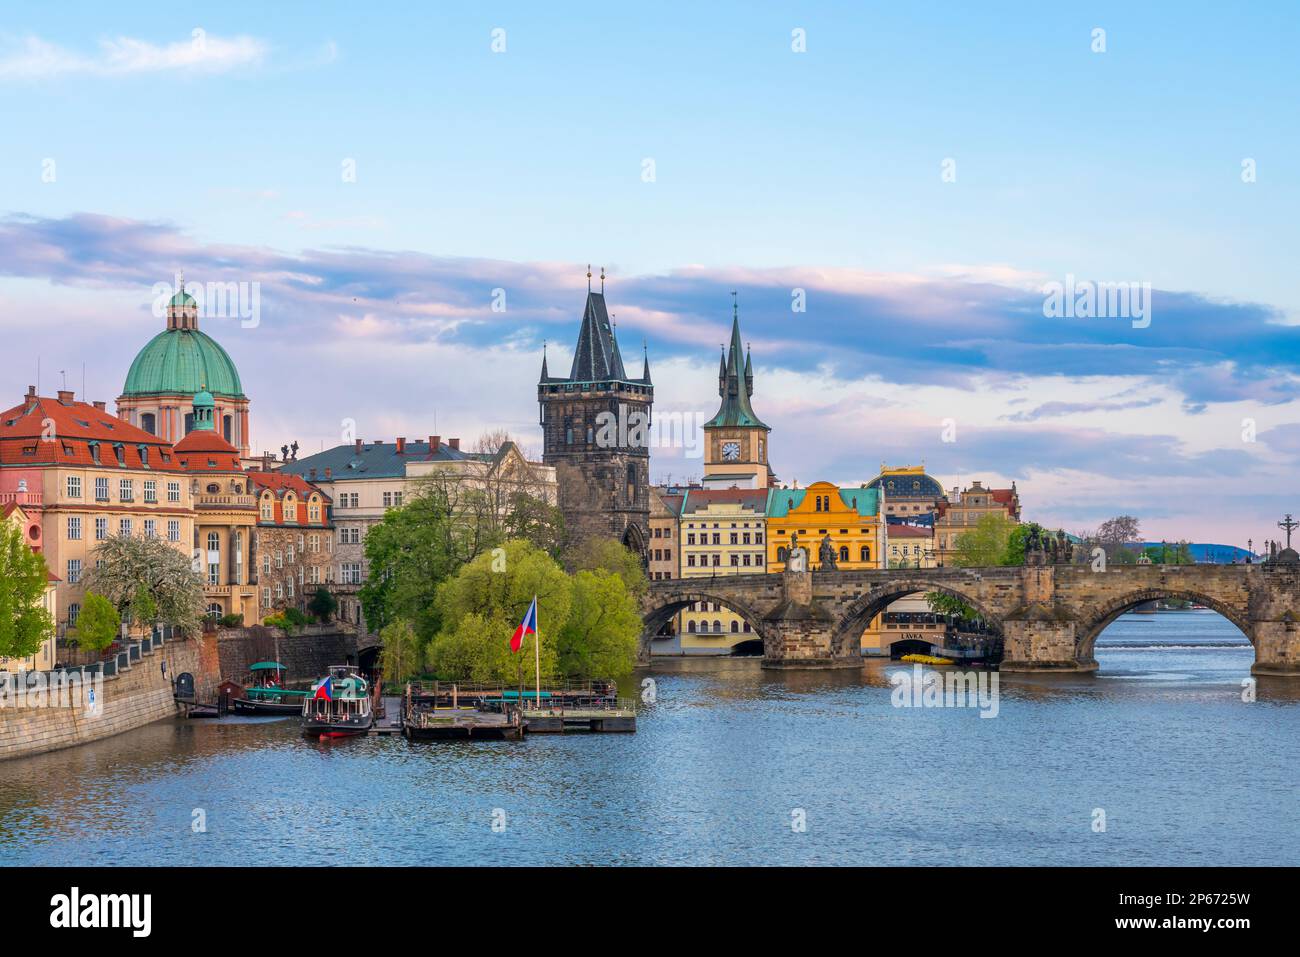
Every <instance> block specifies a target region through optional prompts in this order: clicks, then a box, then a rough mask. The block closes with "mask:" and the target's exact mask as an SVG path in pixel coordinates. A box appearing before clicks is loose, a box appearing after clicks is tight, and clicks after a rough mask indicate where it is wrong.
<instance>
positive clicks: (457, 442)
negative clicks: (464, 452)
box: [447, 439, 460, 452]
mask: <svg viewBox="0 0 1300 957" xmlns="http://www.w3.org/2000/svg"><path fill="white" fill-rule="evenodd" d="M447 444H448V445H449V446H451V447H452V448H453V449H455V450H456V451H457V452H459V451H460V439H448V440H447Z"/></svg>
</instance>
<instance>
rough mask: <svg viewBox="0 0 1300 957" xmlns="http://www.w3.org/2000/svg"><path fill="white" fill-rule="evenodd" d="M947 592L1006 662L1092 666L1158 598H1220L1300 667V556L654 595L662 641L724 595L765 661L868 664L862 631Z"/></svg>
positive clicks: (745, 583)
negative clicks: (1108, 635) (1138, 611)
mask: <svg viewBox="0 0 1300 957" xmlns="http://www.w3.org/2000/svg"><path fill="white" fill-rule="evenodd" d="M915 592H943V593H945V594H948V595H952V596H954V597H956V598H959V599H961V600H962V601H964V602H965V603H966V604H968V605H970V606H971V607H972V608H974V609H975V610H976V611H977V612H978V613H979V614H980V615H981V616H982V617H983V618H984V620H985V621H987V622H988V623H989V624H990V626H992V627H993V628H994V629H996V630H997V631H999V632H1000V633H1001V635H1002V637H1003V640H1004V649H1005V657H1004V659H1003V662H1002V670H1003V671H1065V672H1069V671H1091V670H1094V669H1095V668H1096V667H1097V662H1096V659H1095V658H1093V645H1094V644H1095V642H1096V640H1097V636H1098V635H1099V634H1101V633H1102V631H1104V630H1105V628H1106V626H1107V625H1109V624H1110V623H1111V622H1113V621H1114V620H1115V619H1116V618H1118V617H1119V616H1120V615H1122V614H1124V613H1125V612H1126V611H1130V610H1131V609H1133V608H1134V607H1136V606H1138V605H1140V604H1142V603H1144V602H1149V601H1153V600H1156V599H1185V600H1188V601H1191V602H1195V603H1197V604H1201V605H1205V606H1206V607H1207V608H1212V609H1214V610H1215V611H1217V612H1218V613H1219V614H1221V615H1223V617H1225V618H1227V619H1228V620H1229V621H1231V622H1232V623H1233V624H1234V625H1236V626H1237V627H1238V628H1240V629H1241V631H1242V633H1243V634H1245V636H1246V637H1247V638H1249V639H1250V642H1251V644H1252V645H1253V646H1254V648H1255V662H1254V665H1253V666H1252V668H1251V671H1252V673H1254V674H1270V675H1294V676H1300V564H1297V563H1264V564H1259V565H1118V566H1117V565H1112V566H1110V567H1109V568H1107V569H1106V570H1105V571H1093V570H1092V567H1091V566H1090V565H1025V566H1020V567H999V568H924V569H888V570H886V569H869V570H862V571H825V572H822V571H814V572H785V573H781V574H757V575H717V576H712V577H708V578H678V579H667V580H660V581H655V582H651V583H650V588H649V591H648V592H647V594H646V597H645V598H644V599H643V601H642V614H643V618H644V622H645V628H644V630H643V632H642V636H641V646H640V660H641V662H642V663H648V662H649V655H650V641H651V639H652V637H653V636H654V635H655V634H656V633H657V632H658V631H659V629H660V628H661V627H662V626H663V625H664V624H665V623H666V622H667V621H668V620H669V619H671V618H672V617H673V615H675V614H676V613H677V612H679V611H681V610H682V609H683V608H685V607H687V606H688V605H690V604H691V603H693V602H698V601H716V602H719V603H721V604H722V605H724V606H726V607H727V608H730V609H731V610H732V611H734V612H736V613H737V614H738V615H740V616H741V617H742V618H743V619H744V620H745V621H747V622H748V623H749V625H750V627H751V628H752V629H753V631H754V634H755V635H757V636H758V637H760V638H762V640H763V657H764V665H765V666H768V667H794V668H818V667H823V668H824V667H839V666H850V665H858V664H860V663H861V659H860V652H859V639H860V636H861V634H862V632H863V630H865V628H866V627H867V625H868V624H869V623H870V622H871V619H872V618H874V617H875V616H876V615H877V614H879V613H880V612H883V611H884V610H885V609H886V607H888V605H889V603H890V602H892V601H894V600H895V599H897V598H901V597H903V596H904V595H908V594H912V593H915Z"/></svg>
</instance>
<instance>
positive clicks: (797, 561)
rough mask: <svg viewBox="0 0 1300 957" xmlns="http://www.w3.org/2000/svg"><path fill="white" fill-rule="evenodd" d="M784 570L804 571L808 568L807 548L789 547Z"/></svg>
mask: <svg viewBox="0 0 1300 957" xmlns="http://www.w3.org/2000/svg"><path fill="white" fill-rule="evenodd" d="M785 570H786V571H788V572H800V573H802V572H806V571H807V570H808V549H806V548H791V549H790V553H789V555H787V556H786V560H785Z"/></svg>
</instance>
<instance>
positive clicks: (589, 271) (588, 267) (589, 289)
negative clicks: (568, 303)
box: [587, 263, 591, 292]
mask: <svg viewBox="0 0 1300 957" xmlns="http://www.w3.org/2000/svg"><path fill="white" fill-rule="evenodd" d="M587 292H591V263H587Z"/></svg>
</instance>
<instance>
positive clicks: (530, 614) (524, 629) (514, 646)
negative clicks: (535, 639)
mask: <svg viewBox="0 0 1300 957" xmlns="http://www.w3.org/2000/svg"><path fill="white" fill-rule="evenodd" d="M535 634H537V596H536V595H534V596H533V603H532V604H531V605H529V606H528V611H527V612H526V613H525V614H524V620H523V621H521V622H520V623H519V627H518V628H516V629H515V633H514V634H513V635H512V636H511V637H510V650H511V651H518V650H519V649H520V648H522V647H523V646H524V635H535Z"/></svg>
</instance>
